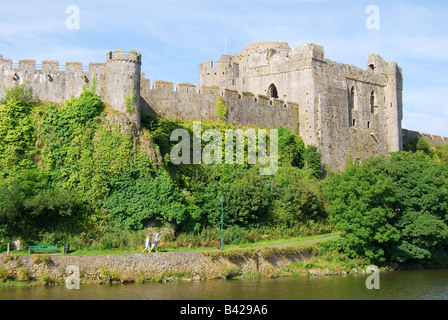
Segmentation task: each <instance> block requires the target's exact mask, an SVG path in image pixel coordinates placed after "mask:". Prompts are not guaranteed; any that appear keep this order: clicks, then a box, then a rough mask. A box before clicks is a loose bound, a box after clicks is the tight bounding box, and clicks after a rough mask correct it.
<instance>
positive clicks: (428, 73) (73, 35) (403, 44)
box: [0, 0, 448, 136]
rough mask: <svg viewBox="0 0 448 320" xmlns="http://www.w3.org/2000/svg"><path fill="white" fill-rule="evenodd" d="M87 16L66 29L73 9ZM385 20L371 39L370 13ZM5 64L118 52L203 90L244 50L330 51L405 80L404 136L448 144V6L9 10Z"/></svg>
mask: <svg viewBox="0 0 448 320" xmlns="http://www.w3.org/2000/svg"><path fill="white" fill-rule="evenodd" d="M69 5H75V6H77V7H78V8H79V11H80V20H79V22H80V28H79V29H67V27H66V20H67V18H69V14H67V13H66V9H67V7H68V6H69ZM369 5H375V6H377V7H378V8H379V10H380V11H379V12H380V20H379V22H380V28H379V29H373V30H369V29H368V28H367V27H366V19H367V18H368V17H369V14H367V13H366V8H367V6H369ZM0 15H1V17H2V18H1V19H0V53H1V54H3V56H4V58H9V59H13V61H14V62H18V60H19V59H35V60H37V63H41V61H42V60H59V61H60V64H64V63H65V61H81V62H83V64H85V65H88V63H89V62H104V61H105V56H106V53H107V52H108V51H109V50H113V49H125V50H126V51H128V50H130V49H132V50H137V51H139V52H141V53H142V56H143V64H142V71H143V72H145V74H146V77H147V78H150V79H151V80H154V79H159V80H169V81H173V82H175V83H176V82H189V83H195V84H196V83H197V81H198V80H197V77H198V66H199V64H200V63H201V62H203V61H209V60H219V59H220V57H221V55H222V54H223V53H224V50H225V35H227V53H229V54H235V53H237V52H239V51H241V49H242V48H243V46H244V45H245V44H246V43H250V42H255V41H268V40H270V41H285V42H288V43H289V45H290V46H291V47H294V46H296V45H301V44H305V43H316V44H319V45H322V46H324V49H325V56H326V58H327V59H331V60H334V61H338V62H343V63H347V64H353V65H355V66H358V67H362V68H365V66H366V57H367V54H368V53H370V52H373V53H378V54H380V55H381V56H382V57H383V58H384V59H385V60H388V61H397V62H398V64H399V65H400V67H402V68H403V74H404V92H403V94H404V96H403V102H404V120H403V127H405V128H408V129H413V130H418V131H422V132H427V133H432V134H439V135H444V136H448V124H447V123H448V76H447V75H448V2H447V1H382V0H381V1H378V0H369V1H364V0H356V1H355V0H352V1H336V0H315V1H313V0H296V1H293V0H275V1H273V0H271V1H265V0H238V1H234V0H227V1H218V0H190V1H186V0H182V1H180V0H179V1H178V0H163V1H152V0H149V1H135V0H127V1H114V0H109V1H103V0H99V1H96V0H90V1H84V0H70V1H60V0H58V1H49V0H47V1H36V0H14V1H10V0H2V6H1V9H0Z"/></svg>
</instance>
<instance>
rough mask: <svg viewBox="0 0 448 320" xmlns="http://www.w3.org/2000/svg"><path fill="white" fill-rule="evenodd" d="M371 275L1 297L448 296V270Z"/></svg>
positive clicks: (14, 292)
mask: <svg viewBox="0 0 448 320" xmlns="http://www.w3.org/2000/svg"><path fill="white" fill-rule="evenodd" d="M367 277H368V276H367V275H362V274H361V275H349V276H331V277H297V278H280V279H260V280H208V281H198V282H196V281H192V282H177V283H163V284H162V283H156V284H132V285H111V286H109V285H84V286H83V285H81V289H80V290H68V289H66V288H65V286H57V287H49V288H47V287H32V288H3V289H0V300H371V299H374V300H446V299H448V270H431V271H402V272H390V273H382V274H381V276H380V280H381V289H380V290H368V289H367V288H366V285H365V281H366V279H367Z"/></svg>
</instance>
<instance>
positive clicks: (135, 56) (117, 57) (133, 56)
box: [106, 50, 142, 64]
mask: <svg viewBox="0 0 448 320" xmlns="http://www.w3.org/2000/svg"><path fill="white" fill-rule="evenodd" d="M106 60H107V62H110V61H126V62H134V63H139V64H141V63H142V56H141V54H140V53H139V52H137V51H134V50H130V51H129V52H125V51H124V50H113V51H109V52H108V53H107V55H106Z"/></svg>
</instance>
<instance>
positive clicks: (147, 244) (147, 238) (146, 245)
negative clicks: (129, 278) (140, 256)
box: [142, 235, 150, 253]
mask: <svg viewBox="0 0 448 320" xmlns="http://www.w3.org/2000/svg"><path fill="white" fill-rule="evenodd" d="M146 249H148V252H150V251H149V250H150V247H149V235H148V236H147V237H146V242H145V249H143V251H142V253H144V252H145V250H146Z"/></svg>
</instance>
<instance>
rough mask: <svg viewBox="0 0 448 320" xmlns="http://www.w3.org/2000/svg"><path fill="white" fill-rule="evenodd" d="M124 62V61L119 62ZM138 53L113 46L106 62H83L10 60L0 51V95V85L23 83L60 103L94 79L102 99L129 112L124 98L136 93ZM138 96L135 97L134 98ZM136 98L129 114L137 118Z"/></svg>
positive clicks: (137, 90)
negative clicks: (133, 108)
mask: <svg viewBox="0 0 448 320" xmlns="http://www.w3.org/2000/svg"><path fill="white" fill-rule="evenodd" d="M122 62H128V63H124V64H123V63H122ZM140 64H141V55H140V53H138V52H137V51H132V50H131V51H129V52H127V53H126V52H125V51H124V50H113V51H110V52H109V53H108V54H107V55H106V62H105V63H99V62H92V63H89V65H88V66H84V65H83V64H82V62H73V61H67V62H65V63H64V64H61V63H60V62H59V61H54V60H44V61H42V63H41V64H36V60H32V59H22V60H19V61H18V63H13V61H12V60H11V59H4V58H3V55H0V97H2V96H4V90H3V88H5V87H6V88H11V87H13V86H15V85H17V84H25V85H26V86H27V87H29V88H31V89H32V90H33V92H34V93H35V94H36V95H37V96H38V97H39V98H40V99H41V100H47V101H52V102H59V103H63V102H64V101H65V100H66V99H69V98H70V97H71V96H72V95H73V96H79V95H80V94H81V93H82V88H83V86H85V85H87V86H90V84H91V82H92V81H93V80H94V79H95V80H96V82H97V87H96V93H97V94H99V95H100V96H101V97H102V98H103V99H104V101H105V102H106V103H109V104H110V105H112V106H113V107H114V108H116V109H117V110H119V111H122V112H124V113H127V112H129V110H128V109H129V106H126V98H127V97H129V96H131V97H132V96H134V95H137V96H138V95H139V87H140V82H139V79H138V80H136V79H137V78H139V76H140ZM137 100H139V99H137ZM137 104H138V101H136V105H135V111H134V112H133V113H132V115H131V117H132V118H134V120H136V121H137V122H139V121H140V119H139V114H140V107H139V106H138V105H137Z"/></svg>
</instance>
